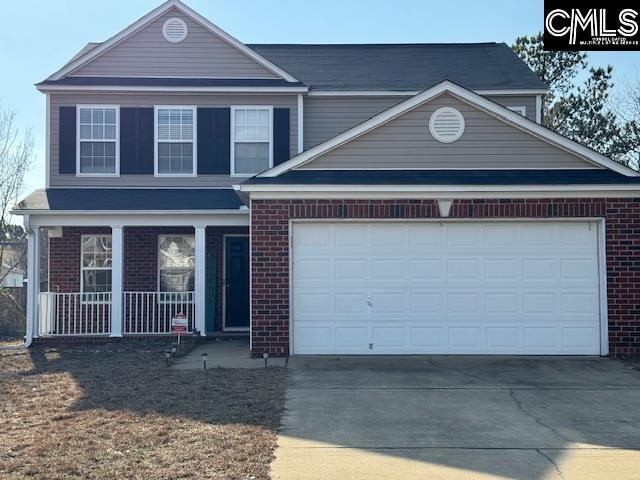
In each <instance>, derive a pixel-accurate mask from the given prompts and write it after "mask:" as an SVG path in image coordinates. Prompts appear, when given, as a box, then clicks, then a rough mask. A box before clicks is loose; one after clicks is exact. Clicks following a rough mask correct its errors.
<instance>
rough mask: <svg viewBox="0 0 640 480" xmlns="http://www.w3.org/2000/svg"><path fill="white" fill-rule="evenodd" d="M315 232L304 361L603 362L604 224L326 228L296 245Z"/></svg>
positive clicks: (300, 330)
mask: <svg viewBox="0 0 640 480" xmlns="http://www.w3.org/2000/svg"><path fill="white" fill-rule="evenodd" d="M307 226H308V225H307V224H294V229H293V238H294V241H293V242H292V244H293V245H294V249H293V258H292V260H293V270H294V271H293V275H292V287H293V290H292V292H293V293H292V300H293V304H292V314H293V328H292V331H293V352H294V353H373V354H375V353H501V354H517V353H522V354H563V353H568V354H597V353H599V342H600V333H599V332H600V330H599V329H600V326H599V325H600V320H599V301H600V300H599V283H598V282H599V276H598V262H597V235H596V230H597V228H596V226H595V225H591V226H590V225H589V224H588V223H586V222H584V223H569V222H558V223H536V222H520V223H516V222H509V223H507V222H505V223H480V222H476V223H442V224H441V223H417V222H416V223H394V222H386V223H382V222H381V223H364V222H363V223H356V222H354V223H339V224H330V223H326V224H325V223H322V224H313V228H312V233H313V234H312V235H310V234H308V232H305V233H307V234H305V235H303V239H302V242H298V241H296V238H297V236H298V234H299V233H300V231H305V230H306V228H307ZM319 229H320V230H321V229H324V231H320V230H319ZM317 238H324V239H327V241H328V242H329V243H328V244H324V245H319V244H318V242H317V241H316V240H315V239H317ZM299 244H302V246H301V247H300V248H296V247H295V246H296V245H299ZM327 329H328V333H327ZM314 334H318V335H320V337H321V339H320V340H317V341H316V340H311V339H310V335H314ZM327 342H328V343H327ZM370 344H371V345H372V349H370V348H369V345H370Z"/></svg>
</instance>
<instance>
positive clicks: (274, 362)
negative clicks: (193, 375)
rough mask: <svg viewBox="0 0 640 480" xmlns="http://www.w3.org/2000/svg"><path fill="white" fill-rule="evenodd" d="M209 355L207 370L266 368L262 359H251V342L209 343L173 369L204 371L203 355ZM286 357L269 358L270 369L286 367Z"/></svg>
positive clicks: (186, 357)
mask: <svg viewBox="0 0 640 480" xmlns="http://www.w3.org/2000/svg"><path fill="white" fill-rule="evenodd" d="M203 353H206V354H207V368H265V361H264V359H262V358H251V351H250V350H249V340H248V339H247V340H226V341H224V342H207V343H205V344H203V345H201V346H199V347H198V348H196V349H195V350H193V351H192V352H190V353H189V354H188V355H186V356H184V357H182V358H180V359H179V360H177V362H176V364H175V365H174V366H173V368H176V369H178V370H202V369H203V368H204V365H203V361H202V354H203ZM286 362H287V359H286V357H280V358H275V357H274V358H269V359H268V361H267V364H268V366H269V367H285V366H286Z"/></svg>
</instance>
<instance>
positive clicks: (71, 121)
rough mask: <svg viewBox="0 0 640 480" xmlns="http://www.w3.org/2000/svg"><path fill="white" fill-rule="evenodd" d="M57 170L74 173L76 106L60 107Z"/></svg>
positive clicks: (63, 172)
mask: <svg viewBox="0 0 640 480" xmlns="http://www.w3.org/2000/svg"><path fill="white" fill-rule="evenodd" d="M58 172H59V173H61V174H69V173H70V174H75V173H76V107H60V132H59V143H58Z"/></svg>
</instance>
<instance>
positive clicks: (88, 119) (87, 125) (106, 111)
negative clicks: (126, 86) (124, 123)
mask: <svg viewBox="0 0 640 480" xmlns="http://www.w3.org/2000/svg"><path fill="white" fill-rule="evenodd" d="M76 118H77V122H78V125H77V129H76V131H77V132H78V144H77V152H78V153H77V163H76V173H77V174H78V175H88V176H94V175H119V173H120V165H119V163H120V162H119V157H120V152H119V150H120V149H119V142H120V129H119V125H118V124H119V120H120V109H119V107H118V106H117V105H78V106H77V115H76Z"/></svg>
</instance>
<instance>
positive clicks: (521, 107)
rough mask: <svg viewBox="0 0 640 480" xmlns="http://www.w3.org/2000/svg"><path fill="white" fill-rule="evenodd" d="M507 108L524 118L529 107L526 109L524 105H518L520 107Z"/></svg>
mask: <svg viewBox="0 0 640 480" xmlns="http://www.w3.org/2000/svg"><path fill="white" fill-rule="evenodd" d="M507 108H508V109H509V110H511V111H512V112H516V113H519V114H520V115H522V116H523V117H526V116H527V107H525V106H524V105H518V106H513V107H507Z"/></svg>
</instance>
